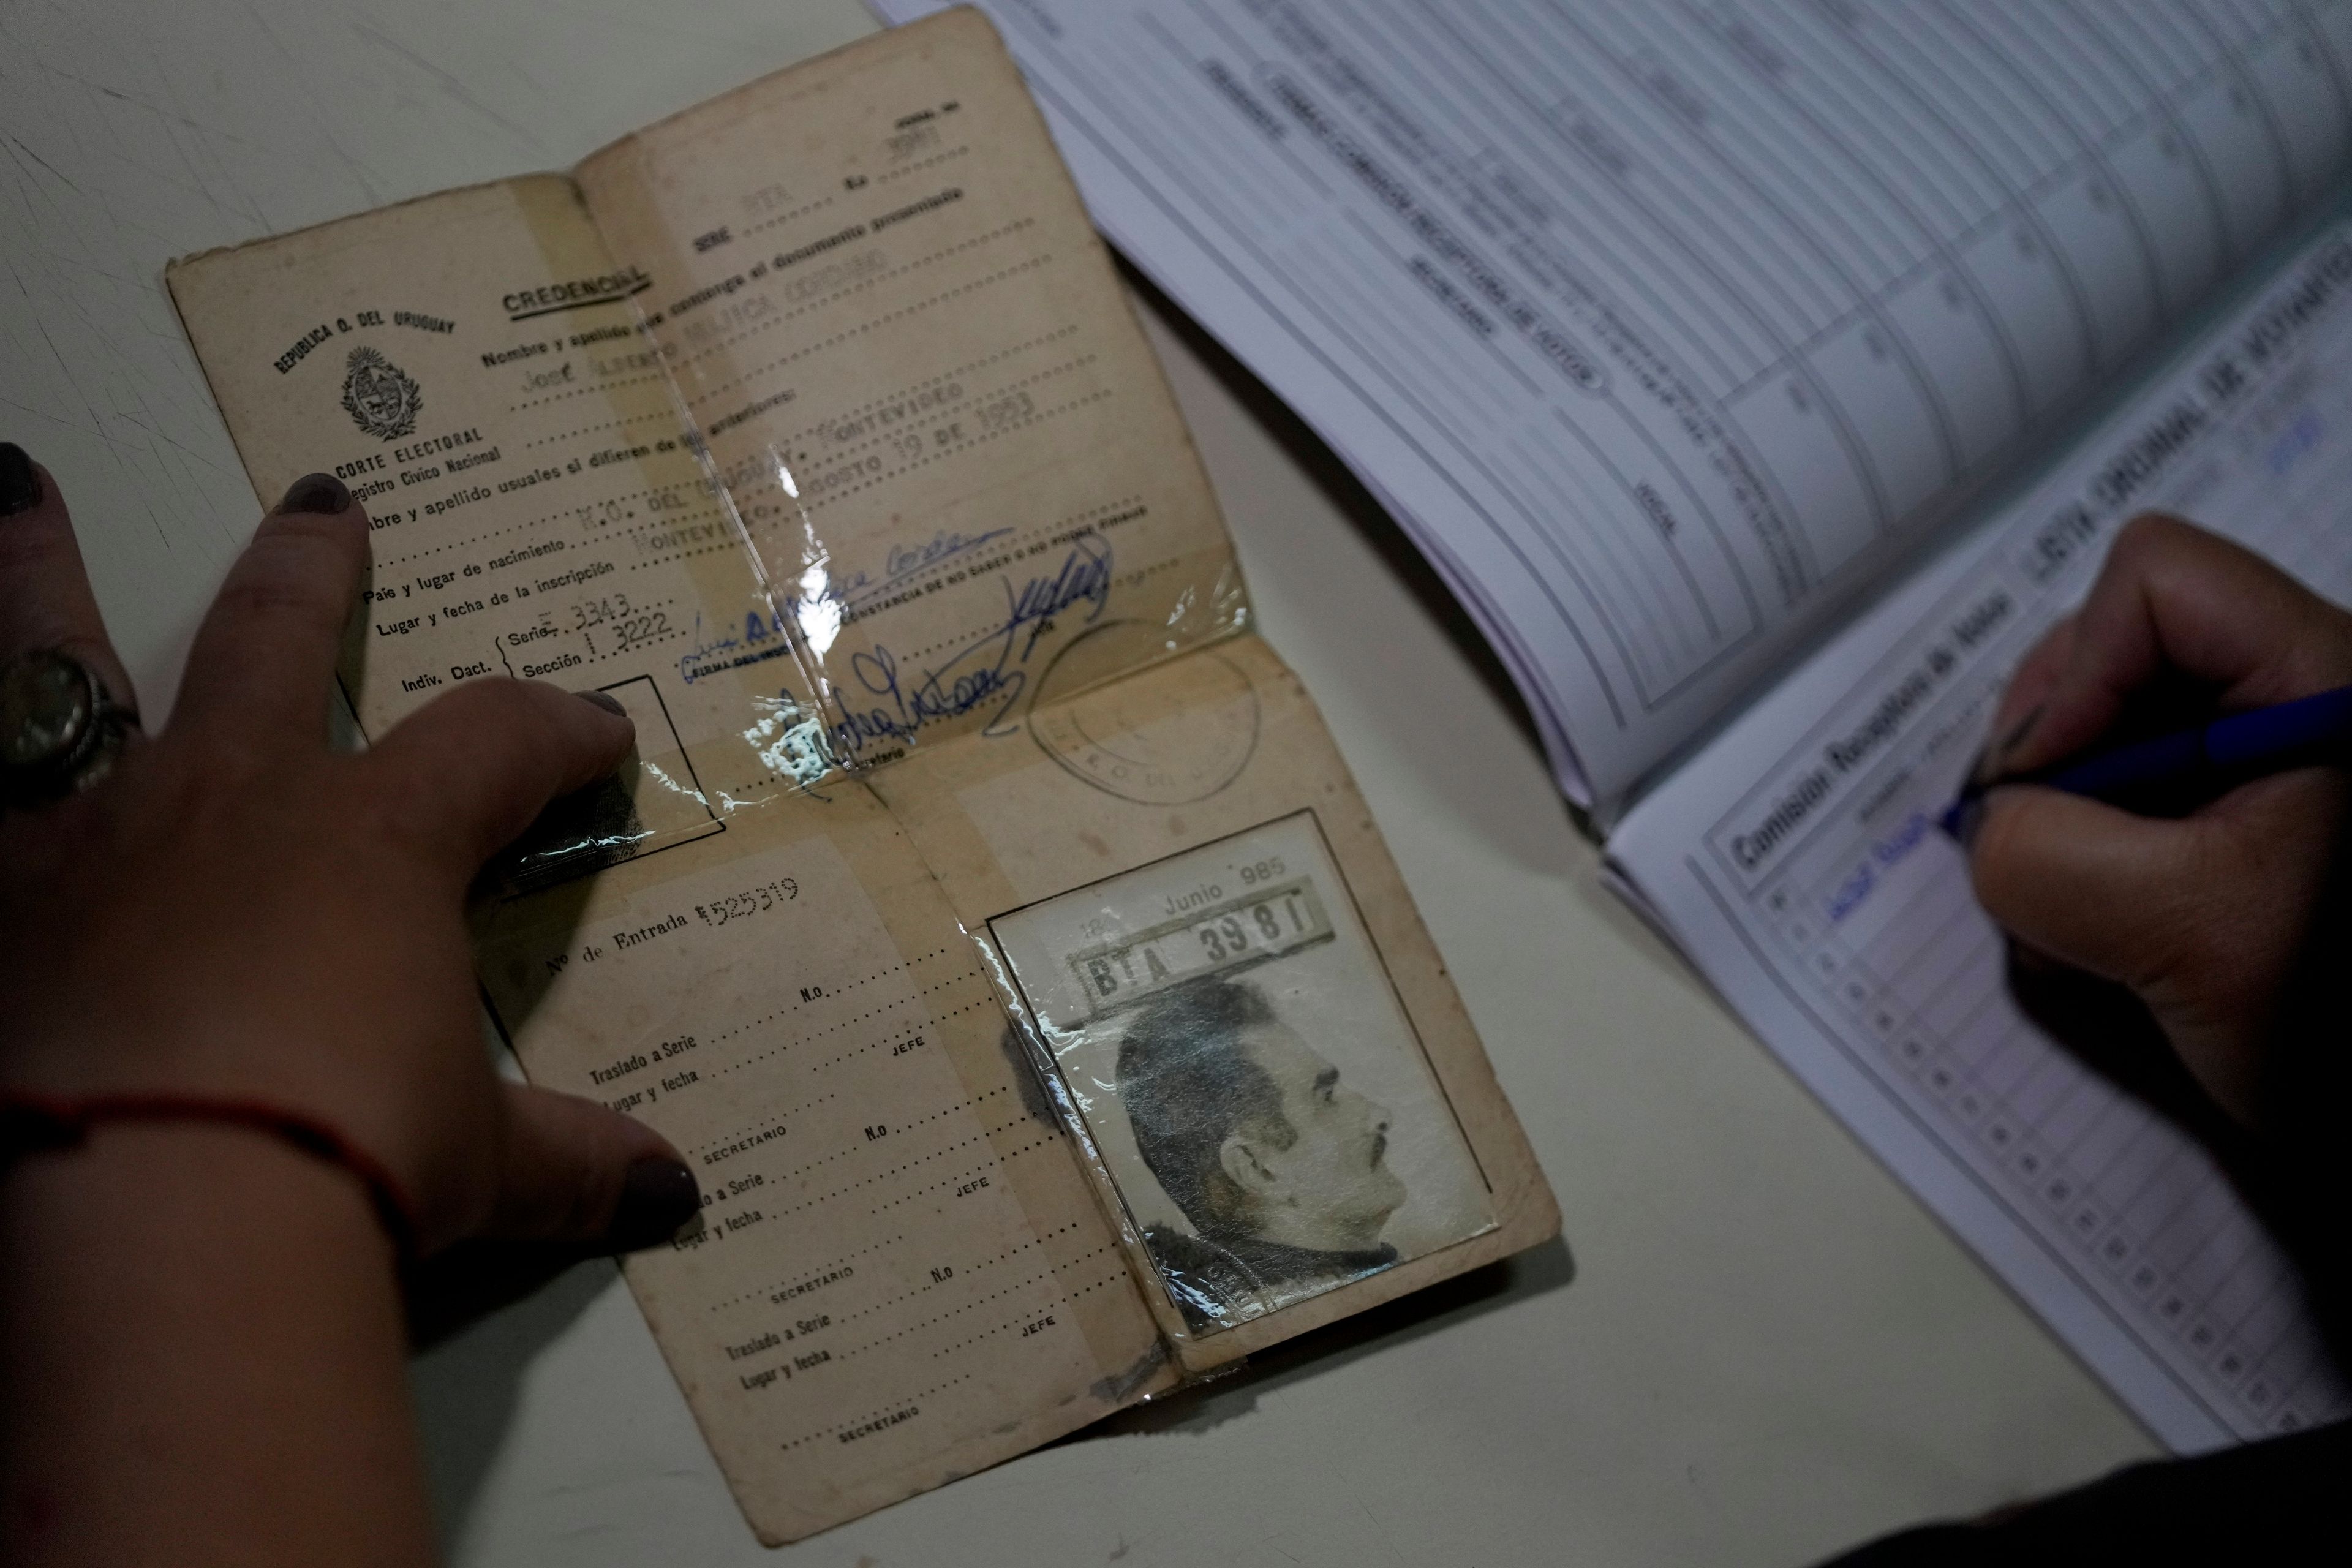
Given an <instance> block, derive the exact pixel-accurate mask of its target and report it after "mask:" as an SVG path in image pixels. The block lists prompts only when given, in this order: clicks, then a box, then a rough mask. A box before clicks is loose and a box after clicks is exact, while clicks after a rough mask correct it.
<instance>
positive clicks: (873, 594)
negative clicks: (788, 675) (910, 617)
mask: <svg viewBox="0 0 2352 1568" xmlns="http://www.w3.org/2000/svg"><path fill="white" fill-rule="evenodd" d="M1012 531H1013V530H1012V529H1010V528H992V529H989V530H988V531H985V532H982V533H959V532H957V531H954V530H952V529H950V530H943V531H940V532H939V533H937V534H934V535H933V536H932V537H931V538H930V539H929V540H927V541H925V542H923V543H921V544H915V545H905V544H894V545H892V546H891V547H890V552H889V554H888V555H887V557H885V559H884V563H883V568H882V575H881V576H879V577H872V576H869V575H867V574H866V573H864V572H852V573H849V574H845V575H843V576H841V577H837V578H834V579H831V580H830V581H828V582H827V583H826V584H825V586H824V590H823V591H822V592H820V593H817V594H814V595H805V596H795V597H793V598H792V599H790V600H787V601H786V602H785V605H784V607H783V608H782V609H781V610H776V611H773V612H770V611H765V610H760V609H752V610H750V611H747V612H745V614H744V616H743V624H742V626H740V627H738V628H736V629H734V630H732V631H728V632H722V633H719V634H718V635H717V636H709V635H706V634H705V632H704V629H703V624H702V613H701V612H700V611H696V612H695V616H694V642H693V645H692V646H691V647H688V649H687V651H686V652H685V653H683V654H680V655H679V656H678V660H677V673H678V677H679V679H682V680H684V681H685V682H686V683H687V684H688V686H691V685H693V684H694V683H695V682H696V681H698V680H700V679H704V678H706V677H708V676H712V675H716V674H718V673H719V672H720V671H721V670H729V669H740V668H743V667H744V666H745V665H751V664H760V663H763V662H765V661H766V660H768V659H772V658H784V657H785V656H786V655H788V654H789V653H791V651H792V648H791V646H790V644H789V642H788V641H787V639H786V638H785V637H784V626H785V625H786V623H787V622H788V621H789V620H791V619H794V618H801V617H803V616H805V615H806V614H807V613H808V612H810V611H817V612H820V613H828V612H829V613H831V614H834V615H845V614H847V613H849V612H851V611H855V610H858V609H862V608H864V607H865V606H866V605H868V604H869V603H871V602H872V601H873V600H874V599H876V598H877V597H878V596H880V595H884V594H887V593H888V592H889V591H890V590H892V589H893V588H896V587H898V586H900V585H901V584H905V583H906V582H908V580H909V579H911V578H914V577H917V576H919V575H920V574H923V573H925V572H928V571H929V570H930V569H931V568H932V567H934V566H938V565H940V564H941V563H945V562H948V561H951V560H953V559H955V558H956V557H957V556H959V555H962V554H965V553H967V552H971V551H973V550H977V549H979V548H980V547H981V546H982V545H983V544H986V543H989V542H991V541H993V540H998V539H1002V538H1003V537H1004V536H1005V535H1006V534H1008V533H1010V532H1012Z"/></svg>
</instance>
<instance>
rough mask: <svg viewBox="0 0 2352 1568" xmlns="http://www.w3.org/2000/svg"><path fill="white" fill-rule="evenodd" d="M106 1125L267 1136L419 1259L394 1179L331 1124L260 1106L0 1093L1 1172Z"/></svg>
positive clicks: (181, 1098)
mask: <svg viewBox="0 0 2352 1568" xmlns="http://www.w3.org/2000/svg"><path fill="white" fill-rule="evenodd" d="M102 1121H207V1122H212V1123H214V1124H215V1125H217V1126H224V1127H245V1128H250V1129H251V1130H253V1131H257V1132H266V1133H268V1134H269V1135H271V1136H272V1137H275V1138H278V1139H279V1140H281V1141H282V1142H287V1143H290V1144H292V1145H293V1146H294V1147H295V1148H297V1149H299V1150H300V1151H301V1152H303V1153H305V1154H308V1155H310V1157H311V1158H313V1159H317V1160H323V1161H325V1162H326V1163H328V1164H331V1165H339V1166H341V1168H342V1169H343V1170H345V1171H348V1172H349V1173H351V1174H352V1175H353V1176H354V1177H356V1178H358V1180H359V1183H360V1184H361V1185H362V1186H363V1187H365V1188H366V1189H367V1194H368V1202H369V1203H371V1204H372V1205H374V1207H375V1213H376V1218H377V1219H378V1220H380V1221H382V1222H383V1228H384V1230H385V1232H386V1233H387V1234H389V1235H390V1236H391V1237H392V1242H393V1246H394V1247H395V1248H397V1249H398V1251H399V1254H400V1258H401V1261H402V1262H404V1263H406V1262H413V1261H414V1260H415V1258H416V1238H417V1229H416V1221H415V1217H414V1215H413V1213H412V1211H411V1209H410V1206H409V1204H408V1200H407V1199H406V1197H404V1195H403V1194H402V1193H401V1190H400V1184H398V1183H397V1182H395V1181H394V1180H393V1178H392V1173H391V1172H389V1171H387V1170H385V1169H384V1168H383V1165H382V1164H381V1163H379V1162H378V1161H377V1160H376V1158H375V1156H374V1155H373V1154H370V1153H369V1152H367V1151H366V1150H364V1149H362V1148H360V1147H358V1146H357V1145H356V1144H354V1143H352V1142H351V1140H349V1139H347V1138H345V1137H344V1136H343V1135H342V1134H341V1133H340V1132H338V1131H335V1130H334V1129H333V1128H331V1127H330V1126H328V1125H327V1124H326V1123H325V1122H323V1121H315V1120H313V1119H312V1118H310V1117H308V1116H304V1115H302V1114H301V1113H300V1112H299V1111H293V1110H283V1109H281V1108H280V1107H278V1106H275V1105H268V1104H264V1103H263V1102H261V1101H259V1100H207V1099H205V1098H203V1097H201V1096H197V1095H184V1094H92V1095H84V1096H80V1097H77V1098H72V1099H68V1098H66V1097H64V1096H60V1095H47V1094H36V1093H31V1092H28V1091H26V1090H24V1089H0V1170H5V1168H6V1167H7V1166H8V1165H9V1164H10V1163H12V1162H14V1161H15V1160H16V1158H17V1157H18V1156H20V1155H24V1154H37V1153H45V1152H54V1151H57V1150H61V1149H78V1148H79V1147H80V1146H81V1145H82V1144H83V1143H85V1142H88V1141H89V1134H90V1131H91V1129H92V1128H94V1127H96V1126H97V1125H98V1124H99V1123H100V1122H102Z"/></svg>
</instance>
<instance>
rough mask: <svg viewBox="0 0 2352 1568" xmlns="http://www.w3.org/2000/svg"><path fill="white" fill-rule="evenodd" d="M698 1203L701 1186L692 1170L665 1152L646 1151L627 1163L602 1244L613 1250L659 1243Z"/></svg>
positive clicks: (681, 1223) (689, 1217)
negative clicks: (630, 1164) (624, 1176)
mask: <svg viewBox="0 0 2352 1568" xmlns="http://www.w3.org/2000/svg"><path fill="white" fill-rule="evenodd" d="M701 1207H702V1188H701V1187H700V1186H699V1185H698V1184H696V1182H695V1179H694V1173H693V1172H692V1171H689V1170H688V1169H687V1168H686V1167H685V1166H684V1165H682V1164H680V1163H678V1162H677V1161H676V1160H672V1159H670V1158H668V1157H667V1156H666V1155H661V1154H648V1155H647V1156H646V1157H645V1158H644V1159H642V1160H640V1161H638V1162H637V1163H635V1164H634V1165H632V1166H630V1167H629V1173H628V1176H627V1178H626V1179H625V1180H624V1181H623V1182H622V1184H621V1201H620V1202H619V1203H617V1204H615V1205H613V1223H612V1224H611V1225H610V1226H607V1227H606V1228H605V1231H604V1245H605V1246H606V1247H609V1248H611V1249H612V1250H613V1251H614V1252H635V1251H637V1250H638V1249H639V1248H641V1247H658V1246H659V1245H661V1244H662V1243H663V1242H665V1241H667V1240H668V1239H669V1238H670V1237H673V1236H675V1235H677V1227H678V1226H682V1225H684V1224H685V1223H686V1222H687V1221H688V1220H690V1219H692V1218H693V1217H694V1215H695V1212H696V1211H697V1210H698V1209H700V1208H701Z"/></svg>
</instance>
